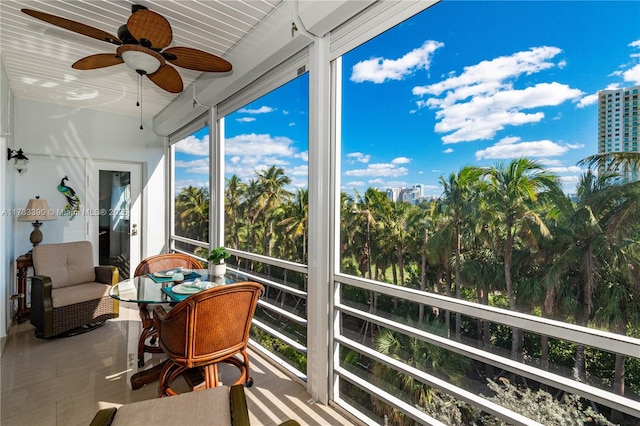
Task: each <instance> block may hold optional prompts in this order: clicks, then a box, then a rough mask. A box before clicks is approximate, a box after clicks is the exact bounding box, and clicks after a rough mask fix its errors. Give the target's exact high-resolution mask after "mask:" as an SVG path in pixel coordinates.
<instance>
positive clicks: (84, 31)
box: [22, 9, 122, 45]
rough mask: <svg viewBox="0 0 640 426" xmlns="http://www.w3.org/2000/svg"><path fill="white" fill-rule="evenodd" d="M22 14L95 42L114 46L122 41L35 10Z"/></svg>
mask: <svg viewBox="0 0 640 426" xmlns="http://www.w3.org/2000/svg"><path fill="white" fill-rule="evenodd" d="M22 12H24V13H26V14H27V15H29V16H33V17H34V18H36V19H40V20H41V21H45V22H48V23H50V24H52V25H55V26H57V27H60V28H64V29H65V30H69V31H73V32H74V33H78V34H82V35H86V36H88V37H91V38H95V39H96V40H101V41H106V42H108V43H113V44H116V45H120V44H122V41H120V39H119V38H118V37H116V36H114V35H112V34H109V33H108V32H106V31H102V30H99V29H97V28H94V27H90V26H89V25H85V24H81V23H80V22H76V21H72V20H70V19H66V18H61V17H59V16H55V15H50V14H48V13H44V12H39V11H37V10H31V9H22Z"/></svg>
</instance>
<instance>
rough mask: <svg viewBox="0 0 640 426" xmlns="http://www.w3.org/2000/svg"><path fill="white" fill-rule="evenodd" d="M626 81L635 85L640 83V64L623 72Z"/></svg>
mask: <svg viewBox="0 0 640 426" xmlns="http://www.w3.org/2000/svg"><path fill="white" fill-rule="evenodd" d="M622 78H624V81H628V82H630V83H632V84H633V85H634V86H637V85H640V64H638V65H636V66H634V67H632V68H630V69H628V70H626V71H624V72H623V73H622Z"/></svg>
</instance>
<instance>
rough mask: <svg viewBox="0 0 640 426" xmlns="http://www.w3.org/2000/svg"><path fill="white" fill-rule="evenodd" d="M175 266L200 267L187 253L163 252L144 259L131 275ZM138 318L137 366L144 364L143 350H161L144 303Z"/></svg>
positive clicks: (144, 273) (154, 351) (138, 275)
mask: <svg viewBox="0 0 640 426" xmlns="http://www.w3.org/2000/svg"><path fill="white" fill-rule="evenodd" d="M177 267H182V268H186V269H202V265H201V264H200V261H198V259H196V258H194V257H191V256H189V255H188V254H183V253H164V254H158V255H155V256H151V257H147V258H146V259H144V260H143V261H142V262H140V264H139V265H138V267H137V268H136V270H135V272H134V274H133V276H134V277H140V276H143V275H146V274H152V273H154V272H160V271H166V270H168V269H173V268H177ZM140 319H141V320H142V332H141V333H140V337H139V339H138V367H142V366H143V365H144V354H145V352H150V353H158V352H162V350H161V349H160V348H159V347H158V346H157V345H156V339H157V337H158V333H157V331H156V329H155V328H154V326H153V318H151V312H150V309H149V308H147V306H146V305H142V306H140ZM147 342H148V344H147Z"/></svg>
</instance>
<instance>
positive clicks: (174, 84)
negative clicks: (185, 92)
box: [147, 64, 182, 93]
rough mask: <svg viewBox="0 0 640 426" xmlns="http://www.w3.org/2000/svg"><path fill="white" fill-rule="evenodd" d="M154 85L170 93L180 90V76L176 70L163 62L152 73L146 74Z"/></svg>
mask: <svg viewBox="0 0 640 426" xmlns="http://www.w3.org/2000/svg"><path fill="white" fill-rule="evenodd" d="M147 77H149V80H151V81H153V82H154V83H155V85H156V86H158V87H160V88H161V89H164V90H166V91H167V92H171V93H180V92H182V78H181V77H180V74H178V71H176V69H175V68H174V67H172V66H171V65H169V64H164V65H162V66H161V67H160V68H158V71H156V72H154V73H153V74H147Z"/></svg>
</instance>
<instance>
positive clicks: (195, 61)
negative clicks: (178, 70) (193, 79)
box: [162, 47, 231, 72]
mask: <svg viewBox="0 0 640 426" xmlns="http://www.w3.org/2000/svg"><path fill="white" fill-rule="evenodd" d="M162 56H164V58H165V59H166V60H167V61H169V62H171V63H172V64H174V65H177V66H179V67H182V68H187V69H190V70H196V71H203V72H226V71H231V64H230V63H229V62H227V61H225V60H224V59H222V58H221V57H219V56H216V55H212V54H211V53H207V52H203V51H202V50H198V49H192V48H190V47H170V48H169V49H166V50H165V51H163V52H162Z"/></svg>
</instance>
